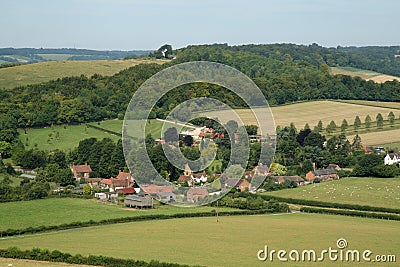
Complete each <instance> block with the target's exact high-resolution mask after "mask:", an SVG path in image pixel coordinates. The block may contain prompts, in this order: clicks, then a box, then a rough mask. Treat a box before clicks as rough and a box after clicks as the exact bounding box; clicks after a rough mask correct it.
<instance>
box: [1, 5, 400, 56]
mask: <svg viewBox="0 0 400 267" xmlns="http://www.w3.org/2000/svg"><path fill="white" fill-rule="evenodd" d="M0 8H1V15H0V47H46V48H50V47H54V48H58V47H77V48H90V49H101V50H108V49H118V50H133V49H157V48H158V47H159V46H161V45H163V44H164V43H169V44H172V46H173V47H174V48H178V47H183V46H187V45H189V44H205V43H208V44H210V43H229V44H248V43H255V44H259V43H282V42H284V43H297V44H310V43H313V42H316V43H318V44H320V45H323V46H337V45H342V46H348V45H355V46H364V45H400V34H399V32H400V29H399V25H400V1H398V0H330V1H327V0H264V1H252V0H247V1H242V0H196V1H194V0H186V1H185V0H142V1H138V0H47V1H46V0H35V1H32V0H1V2H0Z"/></svg>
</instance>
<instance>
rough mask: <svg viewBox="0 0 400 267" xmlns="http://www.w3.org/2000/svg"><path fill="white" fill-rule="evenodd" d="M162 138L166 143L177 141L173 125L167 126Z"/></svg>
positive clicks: (176, 132) (176, 133)
mask: <svg viewBox="0 0 400 267" xmlns="http://www.w3.org/2000/svg"><path fill="white" fill-rule="evenodd" d="M164 140H165V142H167V143H173V142H178V140H179V138H178V131H177V130H176V128H175V127H171V128H168V129H167V130H166V131H165V133H164Z"/></svg>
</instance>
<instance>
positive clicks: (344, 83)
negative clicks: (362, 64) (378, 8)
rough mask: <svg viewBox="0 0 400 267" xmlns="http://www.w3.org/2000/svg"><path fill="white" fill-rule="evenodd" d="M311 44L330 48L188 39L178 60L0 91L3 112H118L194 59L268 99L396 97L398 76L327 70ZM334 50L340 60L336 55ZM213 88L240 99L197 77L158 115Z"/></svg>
mask: <svg viewBox="0 0 400 267" xmlns="http://www.w3.org/2000/svg"><path fill="white" fill-rule="evenodd" d="M274 47H276V48H279V49H280V50H278V49H274ZM314 50H316V51H320V50H321V51H329V49H326V48H322V47H319V46H316V45H312V46H295V45H260V46H252V45H249V46H239V47H229V46H226V45H209V46H189V47H187V48H184V49H180V50H178V51H175V52H176V59H175V60H172V61H170V62H169V63H166V64H164V65H161V66H160V65H157V64H147V65H138V66H134V67H132V68H129V69H127V70H124V71H121V72H120V73H118V74H116V75H114V76H111V77H102V76H100V75H93V76H92V77H90V78H87V77H85V76H80V77H68V78H62V79H57V80H55V81H50V82H46V83H42V84H35V85H29V86H24V87H17V88H14V89H12V90H5V89H3V90H0V111H1V113H2V114H5V115H6V116H7V117H8V118H9V119H10V122H9V123H11V124H16V126H17V127H21V128H25V127H41V126H46V125H51V124H62V123H82V122H89V121H98V120H102V119H105V118H116V117H117V116H120V117H121V116H123V114H124V112H125V109H126V106H127V104H128V102H129V100H130V96H132V95H133V93H134V92H135V91H136V89H137V88H138V87H139V86H140V85H141V83H143V82H144V81H145V80H146V79H148V78H149V77H150V76H152V75H153V74H155V73H157V72H158V71H160V70H161V69H163V68H166V67H168V66H170V65H173V64H177V63H181V62H187V61H193V60H209V61H216V62H221V63H224V64H227V65H230V66H232V67H235V68H237V69H239V70H240V71H242V72H244V73H245V74H247V75H248V76H249V77H251V78H252V79H253V80H254V82H255V83H256V84H257V85H258V86H259V88H260V89H261V91H262V92H263V93H264V95H265V96H266V98H267V100H268V101H269V103H270V105H280V104H285V103H291V102H295V101H301V100H312V99H364V100H382V101H400V83H399V82H397V81H391V82H386V83H383V84H378V83H374V82H372V81H369V82H367V81H364V80H362V79H360V78H352V77H349V76H343V75H336V76H332V75H330V74H329V73H328V67H327V65H326V64H325V63H323V62H324V60H323V57H322V59H321V58H320V57H319V56H317V55H320V54H318V53H316V52H315V53H314ZM271 51H274V52H273V53H272V52H271ZM280 51H281V52H280ZM335 51H336V50H335ZM307 53H308V54H307ZM321 53H322V52H321ZM336 53H338V52H337V51H336ZM332 54H333V55H336V54H335V53H332ZM326 57H327V56H326ZM332 57H333V58H337V60H339V57H338V56H332ZM317 58H320V61H318V60H317ZM365 58H367V57H365ZM321 60H322V61H321ZM326 61H327V62H328V63H329V62H330V61H329V60H328V59H326ZM371 62H372V61H371ZM395 62H397V59H396V61H395ZM371 64H372V63H371ZM331 65H332V64H331ZM392 65H393V66H395V63H393V64H392ZM210 95H212V96H213V97H215V98H217V99H219V100H221V101H224V102H225V103H227V104H228V105H230V106H232V107H243V106H244V103H243V102H242V101H241V99H239V98H238V97H237V96H235V95H233V94H232V93H231V92H230V91H228V90H226V89H224V88H219V87H217V86H214V85H209V84H202V83H199V84H194V85H190V86H182V87H180V88H177V89H175V90H173V91H171V92H170V93H169V94H168V95H167V96H165V97H164V98H162V99H161V100H160V101H159V103H158V104H157V107H155V112H156V116H157V117H160V118H163V117H165V115H166V114H167V113H168V111H169V110H171V109H172V108H174V107H175V106H176V105H178V104H179V103H182V102H183V101H185V100H187V99H189V98H191V97H201V96H210Z"/></svg>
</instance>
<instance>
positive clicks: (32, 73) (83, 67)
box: [0, 59, 165, 89]
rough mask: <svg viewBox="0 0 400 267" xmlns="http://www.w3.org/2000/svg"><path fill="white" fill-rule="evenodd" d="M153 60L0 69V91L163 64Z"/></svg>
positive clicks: (55, 63) (65, 62)
mask: <svg viewBox="0 0 400 267" xmlns="http://www.w3.org/2000/svg"><path fill="white" fill-rule="evenodd" d="M164 62H165V61H163V60H155V59H130V60H81V61H71V60H61V61H50V62H40V63H35V64H28V65H20V66H15V67H9V68H3V69H0V89H3V88H7V89H10V88H14V87H16V86H23V85H28V84H36V83H42V82H47V81H50V80H55V79H57V78H63V77H70V76H80V75H85V76H88V77H90V76H92V75H93V74H95V73H97V74H100V75H104V76H110V75H113V74H115V73H117V72H119V71H121V70H123V69H127V68H129V67H132V66H135V65H138V64H141V63H160V64H161V63H164Z"/></svg>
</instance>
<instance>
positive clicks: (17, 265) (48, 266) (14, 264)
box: [0, 258, 89, 267]
mask: <svg viewBox="0 0 400 267" xmlns="http://www.w3.org/2000/svg"><path fill="white" fill-rule="evenodd" d="M10 264H11V265H10ZM88 266H89V265H77V264H67V263H62V262H48V261H32V260H22V259H5V258H0V267H88Z"/></svg>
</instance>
